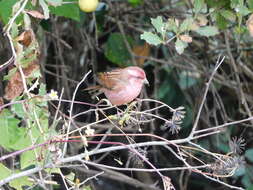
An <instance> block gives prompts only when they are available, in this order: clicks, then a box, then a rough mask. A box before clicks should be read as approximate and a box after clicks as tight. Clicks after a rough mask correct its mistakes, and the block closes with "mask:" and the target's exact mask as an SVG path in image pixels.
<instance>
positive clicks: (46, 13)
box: [39, 0, 49, 19]
mask: <svg viewBox="0 0 253 190" xmlns="http://www.w3.org/2000/svg"><path fill="white" fill-rule="evenodd" d="M39 4H40V6H41V7H42V9H43V13H44V17H45V19H49V9H48V5H47V4H46V2H45V1H44V0H39Z"/></svg>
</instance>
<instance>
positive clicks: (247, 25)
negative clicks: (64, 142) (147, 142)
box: [0, 0, 253, 190]
mask: <svg viewBox="0 0 253 190" xmlns="http://www.w3.org/2000/svg"><path fill="white" fill-rule="evenodd" d="M23 2H24V1H18V0H0V21H1V23H0V28H1V36H0V39H1V44H0V53H1V56H0V62H1V64H2V63H4V62H6V61H7V60H8V58H10V57H11V55H12V52H11V50H10V44H9V42H8V39H7V37H6V35H4V32H5V31H6V28H4V26H8V22H9V21H10V18H12V17H13V11H14V12H15V7H16V9H18V8H20V5H21V4H22V3H23ZM35 2H36V4H34V2H32V1H28V3H27V5H26V7H25V11H29V10H36V11H38V12H39V13H41V14H42V15H43V19H39V18H36V16H31V14H28V13H27V14H26V16H21V15H20V16H18V17H17V18H16V20H15V25H13V26H12V28H11V33H12V37H13V39H15V38H17V37H18V36H20V34H21V33H22V32H23V31H24V29H25V28H23V26H24V25H25V26H29V23H30V27H31V28H32V29H33V31H34V33H35V36H36V37H35V38H36V39H33V40H32V42H31V44H32V45H29V48H27V49H26V54H25V53H24V54H23V53H20V55H18V58H19V59H20V60H21V62H22V64H24V65H25V64H28V66H27V65H26V66H24V68H28V69H27V70H28V71H27V73H29V77H30V78H31V81H30V85H32V84H33V83H34V80H35V79H37V78H40V79H39V80H40V84H41V85H40V86H39V87H37V88H39V90H38V89H35V90H34V92H33V93H34V94H36V95H38V96H41V97H44V96H45V95H46V94H47V92H50V90H51V89H55V90H56V91H58V92H59V93H60V92H62V89H64V93H63V98H64V99H67V100H71V99H72V94H73V91H74V89H75V87H76V85H77V83H78V81H80V80H81V78H82V77H83V76H84V74H85V73H87V72H88V71H89V70H90V69H92V71H93V74H92V75H90V76H89V79H88V81H86V84H83V86H82V88H85V87H87V86H88V85H91V84H94V83H95V80H94V77H93V75H94V74H95V73H96V72H100V71H106V70H110V69H111V68H114V67H125V66H128V65H138V66H140V67H143V68H144V69H145V71H146V73H147V78H148V80H149V81H150V86H149V87H146V88H145V89H144V90H143V93H142V95H141V97H142V98H146V97H149V98H154V99H157V100H161V101H163V102H165V103H166V104H168V105H170V106H172V107H174V108H175V107H178V106H184V107H185V108H186V117H185V119H184V121H183V124H182V126H181V127H182V129H181V131H180V132H179V134H176V135H175V134H174V135H172V134H171V133H170V132H169V131H168V130H167V131H166V132H164V131H163V130H162V129H161V124H160V123H155V127H154V126H150V125H147V126H146V127H145V129H143V130H144V132H145V133H154V134H156V135H159V136H162V137H164V138H167V139H177V138H183V137H186V136H187V134H188V133H189V132H190V129H191V127H192V125H193V122H194V118H195V116H196V113H197V111H198V108H199V105H200V101H201V98H202V96H203V92H204V88H205V85H206V82H207V80H208V79H209V77H210V74H211V72H212V70H213V69H214V66H215V64H216V61H217V59H218V58H219V57H220V56H226V59H225V61H224V63H223V64H222V66H221V68H220V69H219V71H218V72H217V73H216V75H215V77H214V80H213V83H212V85H211V86H210V90H209V92H208V96H207V100H206V102H205V105H204V109H203V112H202V114H201V118H200V123H199V126H198V128H199V129H205V128H208V127H211V126H216V125H219V124H223V123H227V122H230V121H235V120H240V119H243V118H247V117H251V116H252V105H253V99H252V79H253V67H252V63H251V62H252V33H253V32H252V22H253V21H252V20H251V19H250V16H251V14H252V12H253V3H252V1H251V0H246V1H244V0H194V1H190V0H188V1H182V0H175V1H169V0H168V1H165V0H128V1H127V0H121V1H110V0H107V1H103V2H100V5H99V7H98V9H97V11H96V12H94V13H89V14H88V13H83V12H81V11H80V10H79V7H78V4H77V1H73V3H71V2H70V1H63V2H62V1H61V0H57V1H52V0H39V1H35ZM37 14H38V13H37ZM37 16H38V15H37ZM27 17H28V18H29V19H27ZM27 20H28V21H27ZM22 40H24V39H22ZM37 43H38V46H36V44H37ZM38 49H39V51H40V55H39V56H38V55H37V54H36V53H35V52H36V51H37V50H38ZM31 52H32V55H34V56H31ZM35 57H36V58H35ZM28 58H29V61H27V60H28ZM36 59H38V60H39V61H38V64H39V67H40V71H38V70H37V69H38V68H36V69H34V68H33V69H32V68H31V67H30V66H29V64H30V63H32V64H35V63H34V62H33V61H34V60H36ZM15 72H16V70H13V65H10V66H9V67H6V68H4V69H2V68H1V73H0V77H1V79H5V80H1V84H0V89H1V90H0V93H1V96H2V97H4V96H5V97H7V95H9V96H8V97H10V94H13V93H14V91H11V92H9V91H8V90H6V86H7V85H8V81H11V80H12V79H13V78H14V77H13V76H15ZM36 72H37V73H36ZM38 72H40V73H39V74H38ZM13 73H14V74H13ZM7 74H8V75H7ZM18 78H19V76H16V78H15V80H14V81H16V82H14V83H15V84H19V87H20V83H21V84H22V82H21V81H19V82H17V81H18ZM43 83H44V84H45V85H43ZM11 87H13V86H11ZM7 89H8V88H7ZM12 89H13V88H12ZM22 90H23V89H21V92H22ZM8 93H9V94H8ZM23 98H24V97H21V96H20V95H18V96H16V97H14V98H11V100H15V101H22V99H23ZM9 100H10V99H9ZM76 100H78V101H84V102H96V100H93V99H91V97H90V95H89V94H88V93H86V92H83V91H81V90H80V91H78V93H77V96H76ZM4 102H5V103H7V102H8V101H7V100H6V99H5V100H4ZM54 105H56V104H53V105H51V104H49V105H48V104H47V103H45V102H44V101H41V100H40V99H39V98H38V99H36V98H35V99H34V100H33V101H31V102H29V104H28V105H26V106H24V105H23V104H13V105H11V106H9V107H8V109H4V110H2V112H1V114H0V123H1V125H2V126H8V130H6V128H3V127H2V128H0V130H1V131H0V145H1V155H4V154H6V153H7V152H11V151H15V150H20V149H23V148H25V147H27V146H28V145H29V144H31V143H32V142H33V141H34V140H35V141H36V143H42V142H44V141H45V140H46V136H51V135H52V134H56V133H57V131H58V130H57V127H59V125H61V121H60V122H59V123H57V124H56V123H54V122H52V120H53V118H54ZM145 106H146V107H149V106H151V105H145ZM69 108H70V107H69V104H68V103H62V104H61V109H60V110H61V111H62V112H63V113H65V114H68V110H69ZM88 109H90V107H89V106H85V105H75V106H74V113H79V112H82V111H85V110H88ZM28 111H31V112H28ZM30 113H35V114H30ZM160 114H162V115H164V116H167V115H168V114H167V113H166V112H163V111H161V113H160ZM34 116H38V118H34ZM27 118H28V119H27ZM37 119H39V121H40V122H41V128H38V127H36V123H35V122H34V121H36V120H37ZM94 119H95V116H94V115H92V114H91V115H88V116H85V117H78V118H77V122H80V125H82V124H83V123H90V122H92V121H94ZM25 121H29V122H25ZM52 125H54V127H52ZM21 126H22V127H21ZM49 126H51V127H49ZM27 128H29V129H31V130H29V135H28V130H27ZM44 134H46V135H45V136H43V135H44ZM235 136H237V137H238V138H239V137H242V138H244V139H245V142H246V147H245V150H244V151H243V152H242V153H241V155H242V156H245V166H244V167H242V168H240V169H239V170H237V171H236V172H235V175H233V176H232V177H230V178H226V179H225V181H227V182H229V183H230V184H233V185H238V186H243V187H244V188H245V189H249V190H250V189H253V173H252V171H253V165H252V163H253V159H252V158H253V149H252V143H253V142H252V139H253V138H252V136H253V133H252V123H251V122H248V123H240V124H237V125H234V126H230V127H228V128H225V129H224V132H223V133H221V134H217V135H213V136H210V137H206V138H202V139H200V140H198V141H197V142H196V143H198V144H200V145H202V146H203V147H204V148H207V149H208V150H211V151H214V152H217V153H223V154H226V153H228V152H229V140H230V139H231V138H232V137H235ZM90 148H91V149H92V147H90ZM79 151H83V149H82V148H80V147H78V146H77V147H75V146H71V147H70V152H69V154H74V153H78V152H79ZM148 155H149V156H148V157H149V159H150V160H151V161H152V163H155V165H156V166H157V167H169V166H178V165H181V163H180V162H178V161H176V160H175V159H174V158H170V157H168V155H166V152H165V151H164V150H163V149H162V148H159V149H151V150H148ZM37 157H38V155H36V154H35V153H34V152H33V151H28V152H26V153H24V154H21V156H20V158H15V159H13V160H12V162H16V163H11V161H5V162H4V163H1V164H0V173H1V175H0V180H1V179H4V178H6V177H7V176H9V175H10V173H18V172H20V171H21V170H23V169H26V168H29V167H32V166H33V165H36V164H38V163H39V164H42V163H40V162H39V161H38V160H37ZM128 157H129V155H127V154H126V153H124V152H120V153H117V154H116V153H114V154H111V155H109V156H107V157H105V158H104V159H103V161H102V163H104V164H108V165H111V164H112V165H113V164H115V161H114V160H113V159H112V158H120V159H121V160H122V161H124V162H126V160H127V159H128ZM31 158H33V159H31ZM91 159H93V160H96V159H98V158H96V157H94V158H91ZM31 160H32V161H31ZM112 160H113V161H112ZM206 161H208V158H206ZM7 166H8V167H7ZM54 172H55V174H57V175H55V176H56V177H55V179H54V180H56V181H60V183H61V180H60V179H61V178H59V177H57V176H59V171H54ZM61 172H63V173H64V175H65V176H68V177H69V179H72V180H73V181H75V180H76V178H80V179H82V178H84V177H80V176H82V174H83V173H82V172H80V171H76V170H70V169H63V170H62V171H61ZM73 173H75V175H74V174H73ZM126 174H127V175H128V176H132V177H134V178H136V179H139V180H140V181H141V180H143V179H142V178H145V180H148V179H149V178H153V180H154V181H155V180H156V179H155V176H153V175H152V174H150V175H149V176H148V177H147V176H145V177H140V174H138V172H137V173H136V174H130V173H126ZM166 174H167V175H168V176H170V177H171V179H172V183H173V184H174V185H175V186H176V188H177V189H215V188H220V189H225V188H224V187H223V186H221V185H220V184H215V183H211V182H209V181H208V180H206V179H205V178H203V177H201V176H200V175H198V174H194V173H190V172H189V171H173V172H167V173H166ZM71 175H72V176H71ZM73 176H75V177H73ZM100 180H101V181H100V182H99V181H96V180H94V181H92V183H91V184H90V187H85V188H86V189H88V188H91V187H93V188H94V189H99V188H101V186H103V185H101V183H103V184H105V185H104V186H103V188H104V189H109V188H114V189H130V188H131V189H134V188H133V187H132V186H131V187H130V186H128V185H125V183H117V180H115V179H111V180H109V179H103V178H102V179H100ZM145 180H144V181H145ZM145 182H146V181H145ZM31 185H32V183H31V182H30V181H29V180H28V177H24V178H20V179H17V180H13V181H12V182H11V183H9V186H10V187H12V188H14V189H22V188H24V186H31ZM5 188H7V187H5ZM54 188H55V189H62V188H64V186H59V185H56V186H55V187H54ZM32 189H41V187H38V186H37V187H32Z"/></svg>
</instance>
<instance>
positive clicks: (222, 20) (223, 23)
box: [216, 13, 228, 29]
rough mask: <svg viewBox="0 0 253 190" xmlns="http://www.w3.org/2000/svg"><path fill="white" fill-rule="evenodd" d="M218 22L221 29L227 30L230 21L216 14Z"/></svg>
mask: <svg viewBox="0 0 253 190" xmlns="http://www.w3.org/2000/svg"><path fill="white" fill-rule="evenodd" d="M216 22H217V25H218V27H219V28H220V29H225V28H227V24H228V21H227V20H226V19H225V18H224V17H223V16H222V15H221V14H220V13H217V14H216Z"/></svg>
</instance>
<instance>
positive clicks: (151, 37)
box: [141, 32, 163, 46]
mask: <svg viewBox="0 0 253 190" xmlns="http://www.w3.org/2000/svg"><path fill="white" fill-rule="evenodd" d="M141 39H142V40H145V41H146V42H147V43H149V44H152V45H155V46H157V45H159V44H162V43H163V41H162V39H161V38H160V37H159V36H158V35H156V34H154V33H152V32H144V33H143V34H141Z"/></svg>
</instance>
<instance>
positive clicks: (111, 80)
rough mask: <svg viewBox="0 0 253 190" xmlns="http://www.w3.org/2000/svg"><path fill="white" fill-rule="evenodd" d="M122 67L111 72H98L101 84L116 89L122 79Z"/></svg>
mask: <svg viewBox="0 0 253 190" xmlns="http://www.w3.org/2000/svg"><path fill="white" fill-rule="evenodd" d="M121 71H122V69H115V70H113V71H111V72H103V73H98V82H99V84H100V85H101V86H102V87H104V88H107V89H110V90H114V89H116V88H117V84H118V82H119V81H121V80H120V72H121Z"/></svg>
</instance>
